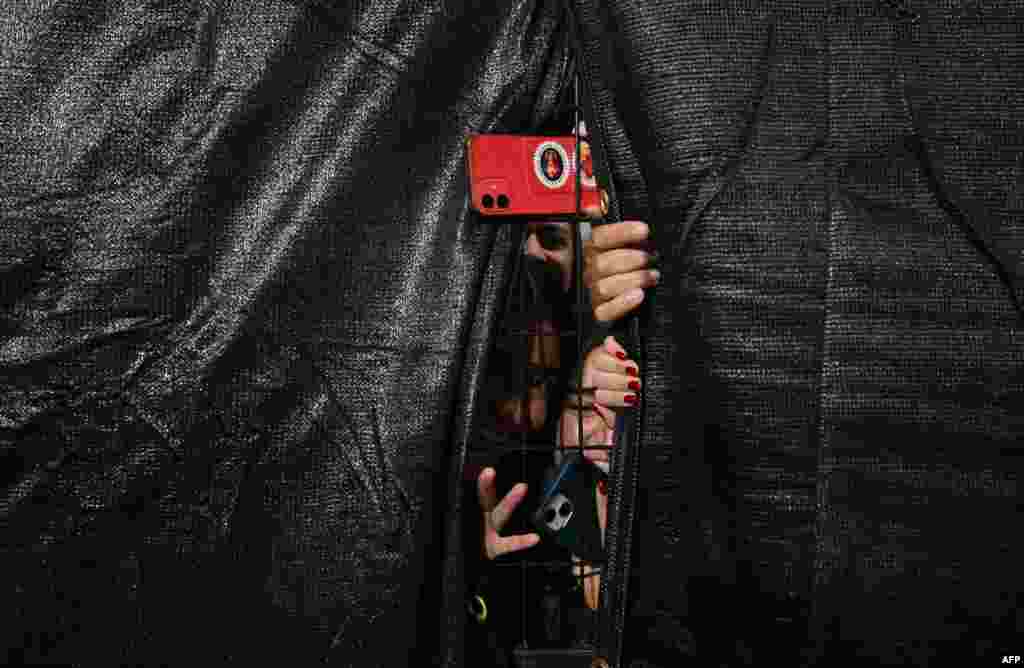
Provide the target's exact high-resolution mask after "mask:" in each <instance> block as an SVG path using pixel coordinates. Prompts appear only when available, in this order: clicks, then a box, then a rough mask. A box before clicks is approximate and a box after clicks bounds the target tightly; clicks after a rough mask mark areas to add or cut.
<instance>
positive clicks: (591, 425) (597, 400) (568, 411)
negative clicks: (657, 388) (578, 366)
mask: <svg viewBox="0 0 1024 668" xmlns="http://www.w3.org/2000/svg"><path fill="white" fill-rule="evenodd" d="M639 376H640V368H639V367H638V366H637V364H636V362H634V361H633V360H631V359H630V358H629V354H628V353H627V352H626V350H625V349H624V348H623V347H622V346H621V345H619V342H618V341H616V340H615V337H613V336H609V337H607V338H605V340H604V343H602V344H601V345H600V346H598V347H596V348H594V349H593V350H591V351H590V353H589V354H588V355H587V357H586V360H585V361H584V363H583V388H584V390H585V391H584V394H583V406H584V409H583V445H584V446H600V445H604V446H609V447H610V446H611V445H612V435H613V433H614V431H615V409H618V410H621V409H625V408H632V407H633V406H636V405H637V402H638V401H639V394H638V393H639V391H640V388H641V382H640V377H639ZM573 380H574V381H575V379H573ZM577 404H578V400H577V398H576V396H575V395H570V396H569V397H568V398H567V399H566V401H565V405H564V410H563V411H562V419H561V424H560V429H561V433H560V436H561V443H562V447H563V448H569V447H576V446H578V445H579V444H580V440H579V411H578V410H577ZM583 454H584V456H585V457H586V458H587V459H589V460H591V461H592V462H595V463H596V462H607V461H608V450H607V449H606V448H601V449H593V450H591V449H584V451H583Z"/></svg>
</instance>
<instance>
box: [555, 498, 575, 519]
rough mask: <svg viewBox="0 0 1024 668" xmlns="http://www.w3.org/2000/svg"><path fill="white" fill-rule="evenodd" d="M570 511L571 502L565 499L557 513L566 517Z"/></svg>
mask: <svg viewBox="0 0 1024 668" xmlns="http://www.w3.org/2000/svg"><path fill="white" fill-rule="evenodd" d="M571 512H572V504H571V503H569V502H568V501H566V502H565V503H563V504H562V507H561V508H559V509H558V514H559V515H561V516H562V517H568V516H569V513H571Z"/></svg>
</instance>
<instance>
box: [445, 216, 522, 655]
mask: <svg viewBox="0 0 1024 668" xmlns="http://www.w3.org/2000/svg"><path fill="white" fill-rule="evenodd" d="M512 233H513V230H512V228H511V227H510V226H508V225H497V226H492V227H488V228H487V229H486V231H485V232H484V234H485V235H487V240H486V242H485V243H484V248H483V249H482V251H481V254H482V256H483V257H484V258H487V261H486V262H487V264H486V266H485V267H484V269H483V271H482V274H481V280H480V282H479V284H478V285H479V290H478V291H477V292H476V294H475V296H474V297H475V303H476V306H475V308H474V309H473V319H472V325H471V327H470V328H469V332H468V335H467V340H466V341H465V345H464V350H465V357H464V360H463V363H462V366H461V375H460V377H461V378H462V382H461V383H460V384H459V386H458V390H457V392H458V394H457V396H456V397H455V401H456V407H457V408H456V411H455V415H454V424H453V427H452V431H451V434H452V440H451V450H450V453H451V467H450V469H449V472H448V477H447V479H446V481H447V482H449V483H450V484H448V489H447V495H446V498H447V500H448V503H447V504H446V506H445V507H446V509H447V514H446V521H445V524H444V526H443V532H444V545H445V548H444V549H445V552H444V555H443V563H444V570H443V573H442V589H441V598H442V603H441V605H442V611H441V624H442V628H441V629H440V631H441V634H440V637H441V643H442V646H441V647H440V648H439V650H440V665H442V666H449V667H451V668H455V667H461V666H465V665H466V657H465V623H466V612H465V609H464V603H465V600H466V596H467V591H466V586H465V582H464V580H463V576H464V574H465V572H466V569H465V563H464V560H465V555H464V554H463V552H462V540H461V536H462V533H461V532H462V529H461V518H462V513H463V512H472V511H473V508H469V509H468V510H466V509H464V508H463V504H464V503H466V504H470V505H471V506H472V505H475V504H476V503H477V500H476V499H475V498H470V499H468V500H464V499H463V498H462V490H463V485H462V483H461V480H462V471H463V468H464V467H465V464H466V455H467V451H468V448H469V441H470V438H471V437H472V434H474V433H475V431H476V429H477V426H478V425H477V424H476V422H477V421H478V420H479V419H480V416H479V414H478V412H477V410H476V407H477V405H478V404H479V399H480V397H479V394H480V392H481V390H482V388H483V387H484V382H483V378H484V377H485V373H486V370H487V363H488V355H489V353H490V350H491V344H492V343H493V333H494V332H495V331H496V330H497V327H498V320H499V318H500V317H501V314H502V309H501V306H502V304H503V302H504V301H505V300H504V299H503V294H502V291H503V288H504V286H506V285H507V279H508V273H509V271H510V270H511V266H510V262H509V260H510V259H512V256H511V252H512V247H513V243H512V241H513V240H512V238H511V237H512Z"/></svg>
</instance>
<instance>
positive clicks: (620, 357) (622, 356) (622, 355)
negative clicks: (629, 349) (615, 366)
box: [615, 353, 626, 360]
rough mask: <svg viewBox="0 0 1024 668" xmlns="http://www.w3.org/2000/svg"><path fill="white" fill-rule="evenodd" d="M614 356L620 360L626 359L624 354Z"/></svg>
mask: <svg viewBox="0 0 1024 668" xmlns="http://www.w3.org/2000/svg"><path fill="white" fill-rule="evenodd" d="M615 356H616V357H618V358H619V359H620V360H624V359H626V353H615Z"/></svg>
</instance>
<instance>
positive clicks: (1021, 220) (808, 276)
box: [579, 0, 1024, 666]
mask: <svg viewBox="0 0 1024 668" xmlns="http://www.w3.org/2000/svg"><path fill="white" fill-rule="evenodd" d="M579 4H580V5H581V6H585V5H589V4H590V3H579ZM598 5H599V9H596V10H593V11H592V12H591V15H592V16H595V17H598V18H597V19H596V21H595V23H596V25H591V26H590V27H589V29H588V30H587V31H586V32H587V35H586V38H587V44H588V47H587V48H588V54H589V57H591V58H594V60H595V61H596V62H597V63H599V65H600V67H601V68H603V71H604V72H606V73H607V74H606V76H605V77H603V82H599V86H598V87H597V91H596V93H595V98H596V99H597V100H598V102H599V104H603V105H604V108H605V109H609V110H610V112H609V114H608V117H606V118H604V119H603V121H604V122H603V129H604V131H605V133H606V135H607V136H606V138H605V140H606V144H607V146H608V151H609V156H610V161H611V167H612V170H613V172H614V175H615V177H616V179H615V181H616V184H617V186H618V192H619V203H620V205H621V215H622V217H623V218H637V217H644V216H649V217H650V221H651V223H652V235H653V237H654V239H655V242H656V246H657V249H658V250H659V251H660V252H661V254H662V256H663V258H664V259H663V260H662V265H663V266H662V268H661V269H662V274H663V276H664V277H665V278H664V279H663V281H662V284H661V285H659V286H658V287H657V289H655V290H654V291H653V294H652V295H651V298H650V299H648V300H647V302H648V306H647V312H646V314H645V319H644V321H643V331H644V336H645V338H646V346H647V347H646V359H645V363H646V368H645V370H644V371H645V377H644V381H645V383H644V401H645V402H646V410H645V412H644V420H645V421H644V424H643V430H642V433H643V442H642V444H641V446H640V447H641V455H640V457H641V467H640V480H641V487H642V494H641V499H640V504H641V505H640V517H639V519H638V521H637V525H636V526H635V527H634V536H633V549H632V554H633V555H634V557H633V559H634V563H633V564H632V580H633V581H632V582H631V586H630V591H629V595H630V614H629V616H628V618H627V630H628V632H629V635H630V636H631V637H630V638H629V639H628V641H627V643H626V654H627V655H628V656H631V657H632V658H633V659H634V660H635V661H636V665H647V666H650V665H663V666H669V665H682V664H681V661H682V660H684V658H685V657H694V658H697V659H699V660H700V661H699V664H700V665H768V664H769V663H774V662H776V661H779V662H780V663H782V662H787V663H791V664H795V665H801V664H803V663H804V662H807V663H812V662H814V661H816V660H820V661H821V662H822V663H821V665H826V664H827V665H830V664H828V661H830V660H832V661H835V660H838V661H841V662H843V661H845V660H846V659H848V658H850V657H857V658H867V659H869V662H872V663H877V662H882V663H884V664H886V665H903V664H904V663H905V662H906V663H909V664H913V665H927V664H928V663H929V662H930V661H931V662H934V663H936V664H937V663H940V662H946V661H954V662H955V661H960V662H961V663H963V662H964V661H966V663H974V662H977V661H978V660H979V659H984V660H998V658H999V655H1000V653H1009V652H1010V651H1011V649H1010V648H1011V647H1012V644H1013V642H1014V639H1015V638H1019V637H1020V634H1021V633H1022V631H1024V619H1022V617H1021V613H1020V610H1021V607H1022V603H1024V581H1022V576H1021V573H1020V570H1019V569H1018V568H1016V567H1015V566H1014V557H1013V555H1015V554H1018V553H1019V552H1020V550H1021V547H1022V546H1021V537H1020V534H1019V532H1016V531H1013V530H1012V529H1010V527H1013V526H1016V525H1018V524H1019V520H1020V511H1021V510H1022V508H1021V506H1020V490H1019V487H1018V485H1019V480H1020V476H1021V473H1022V458H1021V455H1022V454H1024V452H1022V443H1021V441H1022V434H1024V338H1022V330H1021V325H1022V318H1021V308H1020V307H1021V304H1022V300H1021V298H1020V297H1021V287H1022V285H1024V283H1022V279H1024V265H1022V264H1021V261H1022V259H1024V256H1022V254H1021V243H1022V241H1024V209H1022V206H1021V201H1022V200H1021V194H1022V190H1021V184H1022V183H1024V176H1022V169H1024V164H1022V163H1021V158H1020V156H1021V152H1020V151H1021V146H1022V145H1024V132H1022V127H1021V123H1022V118H1024V114H1022V111H1024V93H1022V91H1024V86H1022V84H1024V81H1022V74H1021V73H1022V72H1024V68H1022V65H1024V62H1022V61H1024V51H1022V48H1021V42H1020V37H1019V34H1018V33H1017V32H1016V31H1017V29H1018V27H1019V26H1020V24H1021V21H1022V19H1024V14H1022V12H1024V7H1022V5H1021V3H1019V2H1001V3H973V2H953V1H944V2H938V3H888V2H864V1H841V2H829V3H824V2H796V1H794V2H789V1H784V0H781V1H778V2H716V3H668V2H664V3H659V2H604V3H598ZM895 5H902V6H904V7H903V10H904V11H900V9H901V8H900V7H898V6H895ZM925 5H927V6H925ZM907 6H909V10H908V8H907ZM915 14H916V21H915V20H914V16H913V15H915ZM609 36H614V37H611V38H609ZM669 572H672V573H677V574H678V577H670V576H668V575H666V574H667V573H669Z"/></svg>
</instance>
